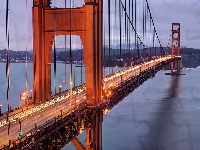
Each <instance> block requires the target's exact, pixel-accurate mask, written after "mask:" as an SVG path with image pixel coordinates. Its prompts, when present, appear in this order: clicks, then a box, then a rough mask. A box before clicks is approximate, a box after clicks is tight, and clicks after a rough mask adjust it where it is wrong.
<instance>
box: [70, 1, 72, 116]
mask: <svg viewBox="0 0 200 150" xmlns="http://www.w3.org/2000/svg"><path fill="white" fill-rule="evenodd" d="M71 4H72V0H70V37H69V42H70V43H69V45H70V113H71V109H72V108H71V107H72V33H71V29H72V6H71Z"/></svg>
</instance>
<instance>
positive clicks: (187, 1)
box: [0, 0, 200, 50]
mask: <svg viewBox="0 0 200 150" xmlns="http://www.w3.org/2000/svg"><path fill="white" fill-rule="evenodd" d="M111 1H112V0H111ZM113 1H114V0H113ZM139 1H141V0H138V2H139ZM5 2H6V0H2V1H1V5H0V18H1V20H0V49H6V48H7V45H6V38H5V37H6V33H5V20H6V19H5V12H6V11H5ZM104 2H107V1H105V0H104ZM148 2H149V5H150V9H151V12H152V16H153V19H154V23H155V26H156V29H157V33H158V35H159V37H160V40H161V43H162V45H163V46H167V43H168V41H169V37H170V34H171V24H172V22H180V23H181V46H188V47H193V48H199V47H200V42H199V40H200V10H199V6H200V1H199V0H148ZM67 3H68V4H67V5H68V6H69V0H67ZM82 3H83V0H74V6H75V7H77V6H80V5H81V4H82ZM25 4H26V1H25V0H10V6H9V9H10V10H9V16H10V18H9V28H10V49H12V50H25V49H26V5H25ZM32 4H33V2H32V0H28V7H27V9H28V38H27V39H28V43H27V46H28V50H31V49H32V26H31V24H32V23H31V21H32V16H31V12H32ZM54 5H55V6H56V7H63V6H64V0H55V1H53V6H54ZM104 5H106V3H105V4H104ZM113 17H114V16H113ZM117 38H118V37H117ZM73 39H74V41H73V48H79V46H80V39H79V38H78V37H73ZM56 41H57V42H56V46H57V47H64V38H63V36H62V37H57V38H56Z"/></svg>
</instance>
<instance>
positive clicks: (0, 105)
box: [0, 104, 2, 116]
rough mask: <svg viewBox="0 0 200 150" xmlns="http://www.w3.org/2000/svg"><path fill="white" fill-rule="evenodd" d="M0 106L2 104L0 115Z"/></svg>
mask: <svg viewBox="0 0 200 150" xmlns="http://www.w3.org/2000/svg"><path fill="white" fill-rule="evenodd" d="M1 107H2V104H0V116H1Z"/></svg>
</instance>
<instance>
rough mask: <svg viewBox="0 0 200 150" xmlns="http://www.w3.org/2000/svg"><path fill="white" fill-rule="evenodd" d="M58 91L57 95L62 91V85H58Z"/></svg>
mask: <svg viewBox="0 0 200 150" xmlns="http://www.w3.org/2000/svg"><path fill="white" fill-rule="evenodd" d="M58 91H59V93H61V91H62V85H59V87H58Z"/></svg>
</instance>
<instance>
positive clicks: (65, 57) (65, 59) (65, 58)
mask: <svg viewBox="0 0 200 150" xmlns="http://www.w3.org/2000/svg"><path fill="white" fill-rule="evenodd" d="M66 6H67V2H66V0H65V8H66ZM66 45H67V39H66V35H65V53H64V61H65V80H64V83H65V89H66V88H67V69H66V68H67V46H66Z"/></svg>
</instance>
